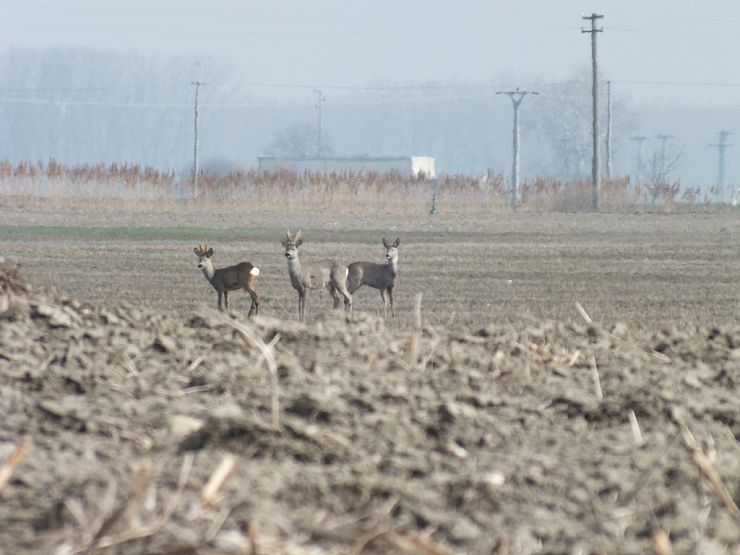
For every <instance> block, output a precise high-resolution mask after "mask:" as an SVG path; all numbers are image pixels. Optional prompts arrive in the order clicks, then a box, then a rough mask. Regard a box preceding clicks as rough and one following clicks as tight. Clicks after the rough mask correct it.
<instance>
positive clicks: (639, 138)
mask: <svg viewBox="0 0 740 555" xmlns="http://www.w3.org/2000/svg"><path fill="white" fill-rule="evenodd" d="M630 141H635V142H636V143H637V183H642V143H644V142H645V141H647V137H645V136H644V135H634V136H632V137H630Z"/></svg>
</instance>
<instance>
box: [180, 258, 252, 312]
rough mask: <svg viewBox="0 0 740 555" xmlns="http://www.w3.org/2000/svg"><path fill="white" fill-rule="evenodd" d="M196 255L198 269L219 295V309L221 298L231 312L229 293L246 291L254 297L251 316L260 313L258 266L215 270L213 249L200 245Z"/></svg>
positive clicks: (243, 264)
mask: <svg viewBox="0 0 740 555" xmlns="http://www.w3.org/2000/svg"><path fill="white" fill-rule="evenodd" d="M193 250H194V251H195V255H196V256H197V257H198V268H200V269H201V270H202V271H203V275H204V276H206V279H207V280H208V281H209V282H210V283H211V285H213V288H214V289H215V290H216V293H218V309H219V310H223V309H222V308H221V297H223V299H224V304H225V305H226V310H229V291H235V290H237V289H246V291H247V293H249V296H250V297H252V304H251V305H250V306H249V314H248V315H247V316H248V317H249V316H252V313H253V312H254V313H255V314H259V313H260V298H259V295H257V292H256V291H255V290H254V284H255V283H256V282H257V276H258V275H260V270H259V268H257V266H254V265H253V264H252V263H251V262H239V264H236V265H235V266H229V267H228V268H218V269H216V268H214V267H213V261H212V260H211V257H212V256H213V249H212V248H210V249H209V248H208V246H207V245H202V246H201V245H198V246H197V247H196V248H194V249H193Z"/></svg>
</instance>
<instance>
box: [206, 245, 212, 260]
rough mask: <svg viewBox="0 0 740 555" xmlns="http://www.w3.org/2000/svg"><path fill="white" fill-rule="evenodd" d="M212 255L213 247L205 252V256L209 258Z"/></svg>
mask: <svg viewBox="0 0 740 555" xmlns="http://www.w3.org/2000/svg"><path fill="white" fill-rule="evenodd" d="M212 256H213V247H211V248H210V249H208V252H206V258H211V257H212Z"/></svg>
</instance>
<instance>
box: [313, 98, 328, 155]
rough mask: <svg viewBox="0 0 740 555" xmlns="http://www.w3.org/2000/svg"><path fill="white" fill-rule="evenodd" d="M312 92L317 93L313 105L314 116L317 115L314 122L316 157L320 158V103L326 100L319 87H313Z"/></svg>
mask: <svg viewBox="0 0 740 555" xmlns="http://www.w3.org/2000/svg"><path fill="white" fill-rule="evenodd" d="M314 92H315V93H316V95H317V100H316V106H315V108H316V110H317V116H316V117H317V120H318V121H317V122H316V127H317V128H318V133H317V137H316V158H321V154H322V148H321V123H322V121H321V120H322V117H321V103H322V102H324V101H325V100H326V98H324V95H323V94H322V92H321V89H315V90H314Z"/></svg>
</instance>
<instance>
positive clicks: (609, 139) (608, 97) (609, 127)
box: [606, 81, 612, 177]
mask: <svg viewBox="0 0 740 555" xmlns="http://www.w3.org/2000/svg"><path fill="white" fill-rule="evenodd" d="M606 176H607V177H611V176H612V82H611V81H607V82H606Z"/></svg>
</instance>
